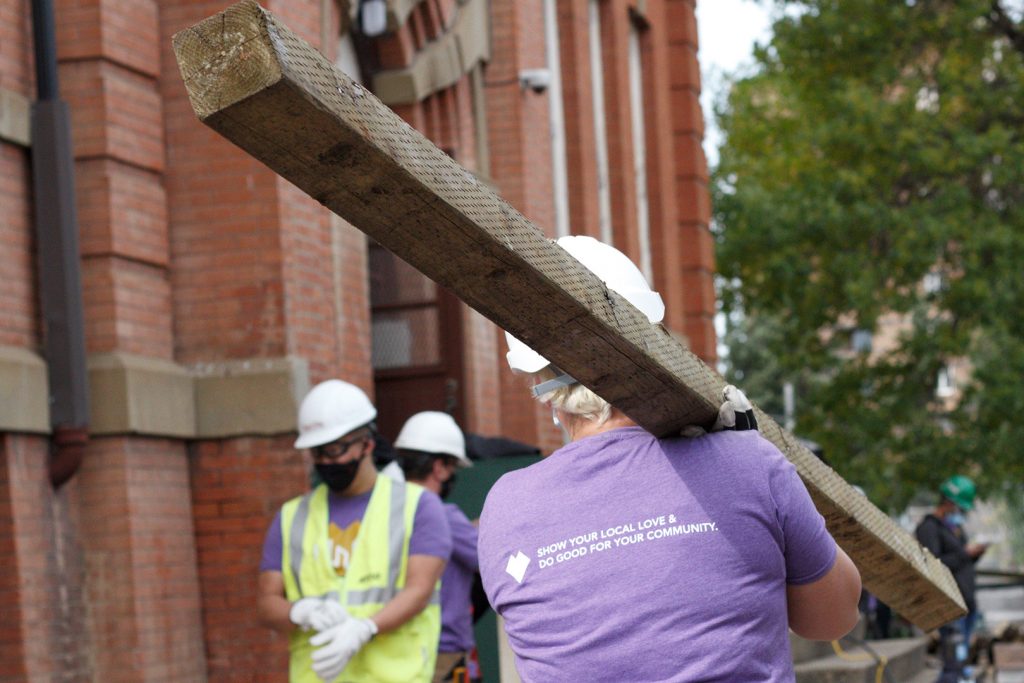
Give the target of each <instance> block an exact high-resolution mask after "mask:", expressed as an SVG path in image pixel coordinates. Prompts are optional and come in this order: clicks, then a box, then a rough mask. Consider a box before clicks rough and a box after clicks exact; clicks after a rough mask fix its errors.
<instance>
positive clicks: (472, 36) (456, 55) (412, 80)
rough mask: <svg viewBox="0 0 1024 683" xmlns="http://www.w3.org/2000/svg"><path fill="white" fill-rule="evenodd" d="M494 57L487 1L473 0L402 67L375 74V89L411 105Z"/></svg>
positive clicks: (390, 99) (387, 101)
mask: <svg viewBox="0 0 1024 683" xmlns="http://www.w3.org/2000/svg"><path fill="white" fill-rule="evenodd" d="M490 56H491V40H490V29H489V17H488V14H487V0H469V1H468V2H466V3H465V4H464V5H462V6H461V7H460V8H459V10H458V13H457V14H456V17H455V20H454V24H453V25H452V27H451V29H450V30H449V31H448V32H446V33H443V34H442V35H441V36H440V37H439V38H438V39H437V40H435V41H432V42H430V43H428V44H427V45H426V46H425V47H424V48H423V49H422V50H421V51H420V52H419V53H418V54H417V55H416V56H415V57H414V59H413V62H412V64H411V65H409V66H408V67H405V68H401V69H393V70H388V71H381V72H379V73H377V74H376V75H375V76H374V77H373V91H374V94H376V95H377V97H379V98H380V99H381V101H382V102H384V103H385V104H389V105H397V104H411V103H413V102H419V101H421V100H423V99H424V98H426V97H428V96H429V95H432V94H434V93H436V92H438V91H440V90H444V89H445V88H448V87H451V86H452V85H454V84H455V83H457V82H458V81H459V79H461V78H462V77H463V75H465V74H466V73H468V72H469V71H470V70H471V69H472V68H473V67H474V66H475V65H476V64H478V63H479V62H481V61H484V62H486V61H488V60H489V59H490Z"/></svg>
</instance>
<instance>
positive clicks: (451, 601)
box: [438, 503, 480, 652]
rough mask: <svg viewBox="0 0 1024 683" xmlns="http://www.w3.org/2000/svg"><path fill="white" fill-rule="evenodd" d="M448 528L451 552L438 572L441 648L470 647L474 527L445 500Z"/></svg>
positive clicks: (476, 565) (476, 564) (463, 649)
mask: <svg viewBox="0 0 1024 683" xmlns="http://www.w3.org/2000/svg"><path fill="white" fill-rule="evenodd" d="M444 509H445V512H446V513H447V514H448V525H449V526H450V527H451V529H452V556H451V559H450V560H449V561H448V566H446V567H445V568H444V574H443V575H442V576H441V644H440V645H439V646H438V650H439V651H441V652H468V651H469V650H471V649H473V642H474V641H473V605H472V600H471V599H470V598H471V596H470V591H471V590H472V589H473V577H474V575H475V574H476V573H477V571H479V569H480V564H479V562H478V561H477V557H476V538H477V531H476V527H475V526H473V524H472V523H471V522H470V521H469V519H468V518H467V517H466V515H464V514H463V513H462V510H460V509H459V506H457V505H452V504H451V503H445V505H444Z"/></svg>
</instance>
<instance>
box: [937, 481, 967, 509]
mask: <svg viewBox="0 0 1024 683" xmlns="http://www.w3.org/2000/svg"><path fill="white" fill-rule="evenodd" d="M939 493H941V494H942V495H943V496H944V497H946V498H948V499H949V500H951V501H952V502H953V503H954V504H955V505H956V506H957V507H958V508H960V509H961V510H970V509H971V508H973V507H974V494H975V493H976V489H975V487H974V482H973V481H972V480H971V478H970V477H965V476H964V475H962V474H955V475H953V476H952V477H950V478H949V479H947V480H946V481H944V482H942V485H941V486H939Z"/></svg>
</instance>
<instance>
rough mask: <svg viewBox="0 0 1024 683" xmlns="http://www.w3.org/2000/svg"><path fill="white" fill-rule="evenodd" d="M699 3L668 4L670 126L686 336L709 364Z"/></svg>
mask: <svg viewBox="0 0 1024 683" xmlns="http://www.w3.org/2000/svg"><path fill="white" fill-rule="evenodd" d="M695 7H696V3H695V0H666V8H665V9H666V15H665V16H666V20H667V23H668V30H669V53H670V55H671V57H670V59H671V62H672V65H673V67H674V68H673V70H672V81H671V82H672V98H673V106H672V123H673V133H674V141H675V145H674V147H675V150H676V159H677V163H678V167H677V170H676V173H677V175H676V183H675V193H676V196H677V197H678V202H679V243H680V246H681V263H682V290H683V331H684V333H685V334H686V336H687V337H688V338H689V340H690V348H691V350H692V351H693V352H694V353H695V354H697V355H698V356H700V358H701V359H703V360H704V361H705V362H707V363H709V364H712V365H713V364H714V363H715V361H716V359H717V352H716V348H715V346H716V338H715V326H714V315H715V286H714V271H715V252H714V239H713V238H712V236H711V230H710V225H711V198H710V195H709V193H708V171H707V160H706V159H705V158H704V152H703V150H702V148H701V140H702V139H703V136H704V119H703V114H702V113H701V108H700V67H699V65H698V63H697V20H696V15H695V11H696V9H695Z"/></svg>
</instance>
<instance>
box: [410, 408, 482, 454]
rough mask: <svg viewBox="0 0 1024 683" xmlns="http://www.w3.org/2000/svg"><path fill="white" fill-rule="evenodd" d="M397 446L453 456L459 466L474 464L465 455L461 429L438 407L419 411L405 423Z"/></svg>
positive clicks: (464, 440) (464, 442)
mask: <svg viewBox="0 0 1024 683" xmlns="http://www.w3.org/2000/svg"><path fill="white" fill-rule="evenodd" d="M394 445H395V448H405V449H408V450H411V451H423V452H424V453H441V454H444V455H452V456H455V458H456V459H457V460H458V461H459V466H460V467H471V466H472V465H473V463H472V462H471V461H470V459H469V458H468V457H467V456H466V439H465V437H463V436H462V430H461V429H459V426H458V425H457V424H455V420H454V419H453V418H452V416H451V415H449V414H448V413H441V412H438V411H436V410H426V411H424V412H422V413H416V414H415V415H413V416H412V417H410V418H409V419H408V420H406V421H405V424H404V425H402V430H401V431H400V432H398V438H397V439H395V444H394Z"/></svg>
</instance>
